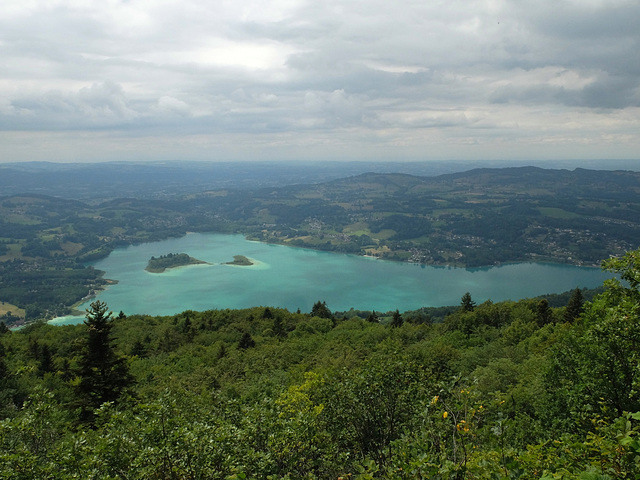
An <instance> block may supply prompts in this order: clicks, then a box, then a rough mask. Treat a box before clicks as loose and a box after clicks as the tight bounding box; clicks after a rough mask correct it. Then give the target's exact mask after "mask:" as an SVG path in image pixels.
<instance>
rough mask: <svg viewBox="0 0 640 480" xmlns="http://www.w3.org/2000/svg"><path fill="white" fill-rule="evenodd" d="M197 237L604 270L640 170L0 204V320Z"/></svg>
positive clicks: (627, 223)
mask: <svg viewBox="0 0 640 480" xmlns="http://www.w3.org/2000/svg"><path fill="white" fill-rule="evenodd" d="M136 178H137V177H136ZM147 193H148V192H147ZM131 194H132V196H133V195H135V191H132V192H131ZM141 195H142V193H141ZM189 231H193V232H220V233H229V232H233V233H242V234H244V235H246V236H248V237H250V238H252V239H255V240H261V241H265V242H272V243H282V244H285V245H292V246H299V247H307V248H314V249H320V250H328V251H336V252H346V253H352V254H357V255H370V256H376V257H379V258H383V259H389V260H397V261H405V262H415V263H421V264H436V265H453V266H461V267H463V266H467V267H470V266H488V265H496V264H500V263H503V262H519V261H537V262H543V261H544V262H557V263H570V264H576V265H598V264H599V262H600V260H601V259H603V258H609V257H610V256H616V255H621V254H622V253H624V252H625V251H628V250H633V249H635V248H638V245H639V243H640V173H637V172H622V171H614V172H607V171H591V170H583V169H577V170H574V171H567V170H544V169H540V168H533V167H523V168H502V169H481V170H473V171H469V172H464V173H458V174H450V175H441V176H437V177H418V176H412V175H406V174H372V173H370V174H364V175H359V176H355V177H349V178H345V179H341V180H335V181H331V182H324V183H319V184H306V185H293V186H287V187H278V188H276V187H273V188H259V189H253V190H247V189H230V188H229V189H224V190H214V191H209V192H206V193H198V194H189V195H187V194H185V195H177V194H174V195H168V194H167V195H163V196H162V200H157V199H155V200H150V199H143V198H119V199H113V200H108V201H103V202H102V203H98V204H94V203H83V202H79V201H72V200H65V199H62V198H54V197H48V196H42V195H33V194H30V195H26V194H24V195H15V196H11V197H3V198H0V301H2V302H5V304H2V305H1V306H0V317H4V320H5V321H6V322H8V323H15V322H19V321H24V320H25V319H26V320H27V321H32V320H35V319H38V318H51V317H53V316H57V315H64V314H67V313H69V311H70V307H71V306H72V305H73V304H74V303H76V302H78V301H80V300H82V299H83V298H85V297H86V296H88V295H91V294H92V293H93V292H95V291H96V290H98V289H100V288H103V286H104V284H105V281H104V280H103V279H102V278H101V272H97V271H94V270H92V269H91V268H90V266H88V265H87V262H91V261H94V260H97V259H99V258H103V257H105V256H107V255H108V254H109V253H110V252H111V251H113V249H115V248H118V247H123V246H126V245H131V244H136V243H143V242H149V241H154V240H159V239H165V238H170V237H176V236H182V235H184V234H186V232H189ZM166 253H169V252H166ZM7 313H11V315H7Z"/></svg>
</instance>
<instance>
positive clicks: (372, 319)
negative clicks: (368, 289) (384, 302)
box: [367, 310, 380, 323]
mask: <svg viewBox="0 0 640 480" xmlns="http://www.w3.org/2000/svg"><path fill="white" fill-rule="evenodd" d="M367 322H370V323H378V322H380V319H379V318H378V314H377V313H376V311H375V310H374V311H372V312H371V313H370V314H369V315H368V316H367Z"/></svg>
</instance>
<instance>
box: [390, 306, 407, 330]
mask: <svg viewBox="0 0 640 480" xmlns="http://www.w3.org/2000/svg"><path fill="white" fill-rule="evenodd" d="M403 323H404V320H403V319H402V315H400V312H399V311H398V310H396V311H395V312H393V318H392V319H391V327H392V328H398V327H401V326H402V324H403Z"/></svg>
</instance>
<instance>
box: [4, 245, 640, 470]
mask: <svg viewBox="0 0 640 480" xmlns="http://www.w3.org/2000/svg"><path fill="white" fill-rule="evenodd" d="M605 266H606V268H607V269H609V270H610V271H612V272H616V273H618V274H619V275H620V279H621V281H618V280H612V281H610V282H608V283H607V285H606V287H607V289H606V291H604V293H602V294H600V295H598V296H597V297H595V298H594V299H593V301H591V302H588V303H583V301H582V299H581V295H580V292H579V291H575V292H574V293H573V295H572V296H571V299H570V300H569V301H568V303H567V305H566V306H563V307H550V306H549V303H548V302H547V301H546V300H522V301H519V302H503V303H495V304H494V303H492V302H486V303H483V304H480V305H475V302H474V301H473V299H472V297H471V296H469V295H465V296H464V297H463V299H461V304H460V306H459V307H458V308H457V309H455V310H453V311H450V313H449V314H448V315H446V316H445V317H444V319H443V320H442V321H440V322H433V321H432V319H430V318H429V316H428V315H426V314H424V312H422V313H423V314H421V315H419V314H418V312H411V313H410V312H405V313H400V312H398V311H397V312H395V313H393V314H392V315H389V317H381V316H380V315H379V314H376V313H375V312H357V313H360V315H357V314H354V312H351V313H352V314H351V315H348V316H343V315H336V314H335V313H332V312H331V310H330V308H329V307H330V306H329V305H327V304H325V303H324V302H320V301H319V302H317V303H316V305H314V308H313V310H312V311H311V312H310V313H299V312H296V313H292V312H288V311H286V310H282V309H279V308H274V307H265V306H261V307H255V308H251V309H246V310H215V311H206V312H193V311H186V312H183V313H181V314H179V315H175V316H170V317H148V316H131V317H125V316H124V315H117V316H110V315H109V313H108V312H107V306H106V305H104V304H102V303H100V302H94V304H93V305H92V309H91V311H90V312H89V313H88V316H87V321H86V324H85V325H76V326H66V327H53V326H48V325H45V324H33V325H30V326H28V327H26V328H24V329H22V330H20V331H7V330H3V331H2V335H1V336H0V392H1V396H0V413H1V416H0V418H3V420H1V421H0V477H1V478H6V479H36V478H37V479H71V478H96V479H98V478H100V479H106V478H114V479H115V478H123V479H124V478H126V479H145V480H147V479H241V478H259V479H267V478H269V479H300V478H317V479H330V478H334V479H337V478H358V479H372V478H389V479H415V478H423V479H453V478H458V479H487V480H488V479H541V478H544V479H582V480H586V479H594V480H595V479H600V480H607V479H636V478H638V476H637V475H638V472H640V438H639V437H638V435H639V434H640V394H639V393H638V392H639V389H638V381H639V379H640V370H639V362H638V352H640V323H639V313H640V291H639V290H638V288H639V286H640V251H633V252H630V253H628V254H627V255H626V256H625V257H623V258H620V259H614V260H609V261H607V262H606V264H605ZM109 307H111V308H112V309H114V310H117V308H118V306H117V305H110V306H109ZM347 317H348V318H347ZM365 317H366V318H365Z"/></svg>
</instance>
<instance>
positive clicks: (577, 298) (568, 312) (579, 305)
mask: <svg viewBox="0 0 640 480" xmlns="http://www.w3.org/2000/svg"><path fill="white" fill-rule="evenodd" d="M583 304H584V299H583V297H582V292H581V291H580V289H579V288H576V289H575V290H574V291H573V293H572V294H571V298H570V299H569V303H567V307H566V308H565V311H564V320H565V322H569V323H571V322H573V321H574V320H575V319H576V318H578V317H579V316H580V315H581V314H582V309H583Z"/></svg>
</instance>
